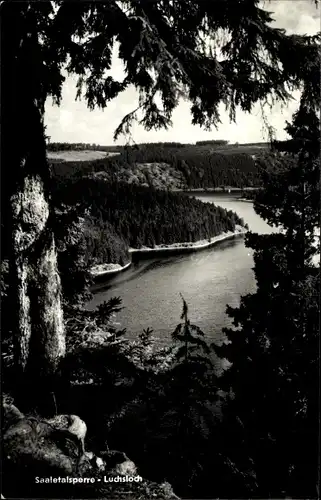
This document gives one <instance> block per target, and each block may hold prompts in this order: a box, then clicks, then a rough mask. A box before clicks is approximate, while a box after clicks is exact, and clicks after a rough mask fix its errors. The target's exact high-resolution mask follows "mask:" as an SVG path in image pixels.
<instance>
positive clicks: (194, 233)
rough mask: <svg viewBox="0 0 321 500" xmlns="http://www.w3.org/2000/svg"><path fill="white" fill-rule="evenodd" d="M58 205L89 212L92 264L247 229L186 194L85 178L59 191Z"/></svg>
mask: <svg viewBox="0 0 321 500" xmlns="http://www.w3.org/2000/svg"><path fill="white" fill-rule="evenodd" d="M55 196H56V200H57V202H58V200H59V203H64V204H65V205H67V206H76V205H77V206H79V205H81V206H83V207H86V208H87V207H88V208H89V210H88V211H87V215H86V216H85V221H84V223H83V241H84V242H85V246H86V255H87V263H88V264H90V265H93V264H100V263H105V262H115V263H120V264H122V265H123V264H124V263H125V262H126V260H128V256H127V250H126V246H127V247H128V246H130V247H134V248H140V247H142V246H149V247H153V246H154V245H159V244H172V243H177V242H192V241H198V240H202V239H209V238H211V237H213V236H216V235H218V234H220V233H222V232H224V231H234V229H235V224H242V225H243V224H244V222H243V220H242V219H240V218H239V217H238V216H237V214H235V213H233V212H231V211H229V212H227V211H226V210H224V209H223V208H221V207H216V206H214V205H213V204H211V203H202V202H201V201H199V200H196V199H194V198H190V197H189V196H187V195H185V194H182V193H171V192H168V191H162V190H155V189H150V188H146V187H139V186H134V185H130V184H125V183H123V184H120V183H108V182H106V181H105V180H104V179H93V178H85V177H84V178H81V179H77V180H75V181H70V182H69V183H68V184H66V185H64V187H60V188H59V189H58V190H57V191H56V193H55Z"/></svg>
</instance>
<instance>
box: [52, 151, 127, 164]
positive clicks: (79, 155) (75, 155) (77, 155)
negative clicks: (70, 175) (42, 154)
mask: <svg viewBox="0 0 321 500" xmlns="http://www.w3.org/2000/svg"><path fill="white" fill-rule="evenodd" d="M47 155H48V159H49V160H51V161H52V160H53V161H90V160H102V159H103V158H107V157H108V156H116V155H119V153H112V152H110V153H108V152H106V151H91V150H84V151H48V152H47Z"/></svg>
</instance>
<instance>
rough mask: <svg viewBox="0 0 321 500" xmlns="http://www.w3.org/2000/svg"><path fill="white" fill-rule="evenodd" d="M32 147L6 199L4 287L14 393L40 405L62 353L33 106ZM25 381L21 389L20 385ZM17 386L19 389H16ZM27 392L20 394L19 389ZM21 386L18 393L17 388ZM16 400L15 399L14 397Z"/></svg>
mask: <svg viewBox="0 0 321 500" xmlns="http://www.w3.org/2000/svg"><path fill="white" fill-rule="evenodd" d="M33 107H34V109H33V112H32V114H31V116H30V115H29V116H30V119H31V120H30V121H31V123H32V122H33V121H34V120H36V121H37V123H34V127H33V131H34V138H33V145H32V147H31V148H30V149H29V151H28V152H26V153H25V155H24V157H23V158H22V160H21V163H20V172H19V174H18V176H17V177H18V182H17V184H16V189H15V190H14V192H13V195H12V196H11V199H10V205H11V224H12V240H11V252H10V274H11V279H10V286H9V294H10V295H11V301H10V302H11V304H12V309H11V312H12V316H11V319H12V326H13V328H12V331H13V335H14V345H15V363H16V366H17V368H18V380H17V383H18V393H19V394H20V395H22V397H23V398H25V396H27V398H28V401H29V403H31V401H30V388H32V392H33V394H34V396H35V399H36V400H37V399H38V400H42V402H43V403H44V404H45V399H46V395H47V394H49V393H50V392H51V391H53V390H54V388H55V387H54V386H55V380H56V375H57V373H58V372H59V363H60V360H61V359H62V357H63V356H64V354H65V334H64V324H63V312H62V304H61V285H60V278H59V274H58V268H57V252H56V248H55V241H54V235H53V228H52V220H53V217H52V215H51V213H50V198H49V196H50V195H49V190H48V185H47V184H48V182H47V180H48V168H49V167H48V164H47V160H46V148H45V140H44V129H43V123H42V116H41V112H40V111H39V109H38V108H37V103H34V104H33ZM26 384H27V387H26ZM19 386H20V387H19ZM27 388H28V391H27V392H25V389H27ZM21 389H22V392H21ZM19 399H20V398H19Z"/></svg>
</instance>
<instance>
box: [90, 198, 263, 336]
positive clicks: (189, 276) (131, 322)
mask: <svg viewBox="0 0 321 500" xmlns="http://www.w3.org/2000/svg"><path fill="white" fill-rule="evenodd" d="M195 197H196V198H198V199H199V200H201V201H203V202H210V203H215V204H216V205H220V206H222V207H223V208H226V209H227V210H233V211H234V212H236V213H237V214H238V215H239V216H240V217H243V219H244V221H245V222H247V224H248V225H249V228H250V229H251V230H252V231H254V232H258V233H270V232H272V231H273V229H272V228H271V227H270V226H268V225H267V224H266V223H265V222H264V221H263V220H262V219H261V218H260V217H259V216H258V215H257V214H256V213H255V212H254V209H253V205H252V203H250V202H242V201H239V200H238V199H237V197H236V196H235V195H226V194H217V193H202V194H200V193H197V194H195ZM252 268H253V258H252V251H251V250H250V249H248V248H246V247H245V245H244V240H243V239H234V240H228V241H224V242H221V243H218V244H217V245H216V246H215V247H212V248H209V249H207V250H202V251H201V252H196V253H192V254H185V255H175V256H168V257H161V258H160V257H157V256H154V257H153V258H148V259H146V258H144V259H143V260H141V261H139V262H137V263H135V264H133V265H132V266H131V267H130V268H129V269H128V270H127V271H125V272H124V273H121V274H118V275H115V276H114V277H111V278H109V279H108V282H106V284H105V285H102V288H101V290H99V291H98V292H97V293H95V295H94V297H93V299H92V301H91V302H90V303H89V307H90V308H93V307H95V306H96V305H98V304H99V303H101V302H103V301H104V300H108V299H109V298H111V297H114V296H120V297H121V298H122V299H123V306H124V309H123V310H122V311H121V312H120V313H119V314H118V321H119V322H120V324H121V327H122V328H126V329H127V337H128V338H131V339H134V338H136V337H137V336H138V335H139V333H141V332H142V331H143V329H144V328H147V327H150V328H152V329H153V330H154V333H155V337H156V338H157V341H158V343H159V344H160V345H164V344H168V341H169V339H170V333H171V332H172V331H173V330H174V328H175V326H176V325H177V324H178V323H179V321H180V314H181V309H182V301H181V298H180V293H181V294H183V296H184V298H185V300H186V301H187V303H188V306H189V313H190V319H191V322H194V323H195V324H197V325H198V326H200V327H201V328H202V330H203V331H204V333H205V334H206V336H207V337H208V338H209V339H211V340H214V341H215V342H220V341H221V340H222V339H223V335H222V331H221V330H222V327H224V326H229V325H231V320H230V319H229V318H228V316H227V315H226V313H225V311H226V305H227V304H229V305H231V306H234V307H235V306H237V305H238V304H239V301H240V296H241V295H245V294H247V293H251V292H254V291H255V279H254V274H253V271H252Z"/></svg>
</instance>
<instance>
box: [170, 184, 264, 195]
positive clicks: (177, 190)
mask: <svg viewBox="0 0 321 500" xmlns="http://www.w3.org/2000/svg"><path fill="white" fill-rule="evenodd" d="M258 189H260V188H259V187H244V188H238V187H232V186H229V187H226V188H191V189H186V188H185V189H180V188H173V189H171V190H170V191H173V192H175V193H189V194H191V193H215V194H217V193H219V194H231V193H241V192H243V191H257V190H258Z"/></svg>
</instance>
